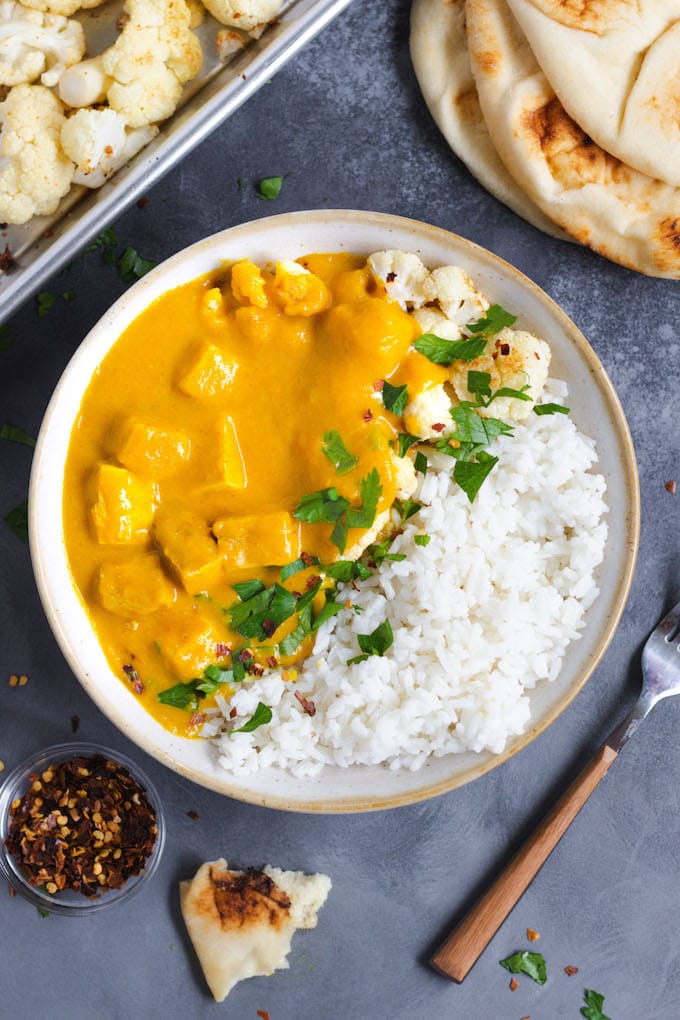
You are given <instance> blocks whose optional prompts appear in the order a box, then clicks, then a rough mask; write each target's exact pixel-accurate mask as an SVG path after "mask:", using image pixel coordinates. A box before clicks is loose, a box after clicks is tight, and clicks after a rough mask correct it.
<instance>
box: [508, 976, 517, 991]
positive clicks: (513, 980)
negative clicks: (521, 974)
mask: <svg viewBox="0 0 680 1020" xmlns="http://www.w3.org/2000/svg"><path fill="white" fill-rule="evenodd" d="M518 988H519V981H518V980H517V978H511V979H510V991H511V992H516V991H517V989H518Z"/></svg>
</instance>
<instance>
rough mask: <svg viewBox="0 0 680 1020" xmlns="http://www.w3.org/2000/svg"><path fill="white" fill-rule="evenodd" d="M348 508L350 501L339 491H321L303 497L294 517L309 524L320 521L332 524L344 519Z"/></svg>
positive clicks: (294, 512)
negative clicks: (341, 518)
mask: <svg viewBox="0 0 680 1020" xmlns="http://www.w3.org/2000/svg"><path fill="white" fill-rule="evenodd" d="M348 506H349V501H348V500H346V499H345V498H344V496H341V495H340V493H339V492H338V490H337V489H333V488H331V489H319V490H318V491H317V492H310V493H309V495H308V496H303V497H302V499H301V500H300V502H299V503H298V505H297V506H296V508H295V510H294V511H293V517H297V519H298V520H299V521H306V522H307V523H308V524H316V523H318V522H319V521H327V522H329V523H332V522H334V521H337V520H339V518H340V517H342V515H343V514H344V512H345V510H346V509H347V507H348Z"/></svg>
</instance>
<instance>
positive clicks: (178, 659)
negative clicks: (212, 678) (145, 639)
mask: <svg viewBox="0 0 680 1020" xmlns="http://www.w3.org/2000/svg"><path fill="white" fill-rule="evenodd" d="M224 639H225V634H224V633H223V632H218V631H216V630H215V628H214V627H213V625H212V624H211V623H210V622H209V621H208V620H206V618H205V617H204V616H202V615H201V614H200V612H198V611H196V610H194V609H188V610H186V611H184V612H182V613H177V612H173V613H172V617H171V618H170V614H168V621H167V623H164V622H162V621H159V625H158V643H159V644H160V646H161V648H162V649H163V658H164V659H165V661H166V662H167V664H168V666H169V667H170V669H171V670H172V672H173V673H174V674H175V675H176V676H178V677H179V678H180V679H181V680H191V679H192V678H193V677H197V676H200V675H201V674H202V672H203V670H204V669H205V668H206V666H209V665H210V664H211V663H213V662H215V659H216V658H218V655H217V646H218V644H219V643H220V642H223V641H224Z"/></svg>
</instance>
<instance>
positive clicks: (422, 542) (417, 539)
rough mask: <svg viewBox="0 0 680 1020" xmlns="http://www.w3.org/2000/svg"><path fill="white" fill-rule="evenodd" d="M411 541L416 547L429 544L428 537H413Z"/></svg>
mask: <svg viewBox="0 0 680 1020" xmlns="http://www.w3.org/2000/svg"><path fill="white" fill-rule="evenodd" d="M413 541H414V542H415V543H416V545H429V544H430V536H429V535H414V537H413Z"/></svg>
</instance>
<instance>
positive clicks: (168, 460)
mask: <svg viewBox="0 0 680 1020" xmlns="http://www.w3.org/2000/svg"><path fill="white" fill-rule="evenodd" d="M190 450H191V444H190V441H189V437H188V436H187V434H186V432H182V430H181V429H167V428H161V427H160V426H158V425H150V424H149V423H148V422H146V421H144V420H143V419H141V418H128V420H127V421H126V422H125V424H124V426H123V430H122V440H121V443H120V446H119V447H118V450H117V451H116V457H117V458H118V460H119V461H120V463H121V464H122V465H123V466H124V467H126V468H129V469H130V471H134V472H135V474H138V475H141V476H142V477H143V478H167V477H168V476H169V475H173V474H176V472H177V471H179V469H180V468H181V467H182V466H183V465H184V464H186V462H187V460H188V459H189V452H190Z"/></svg>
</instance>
